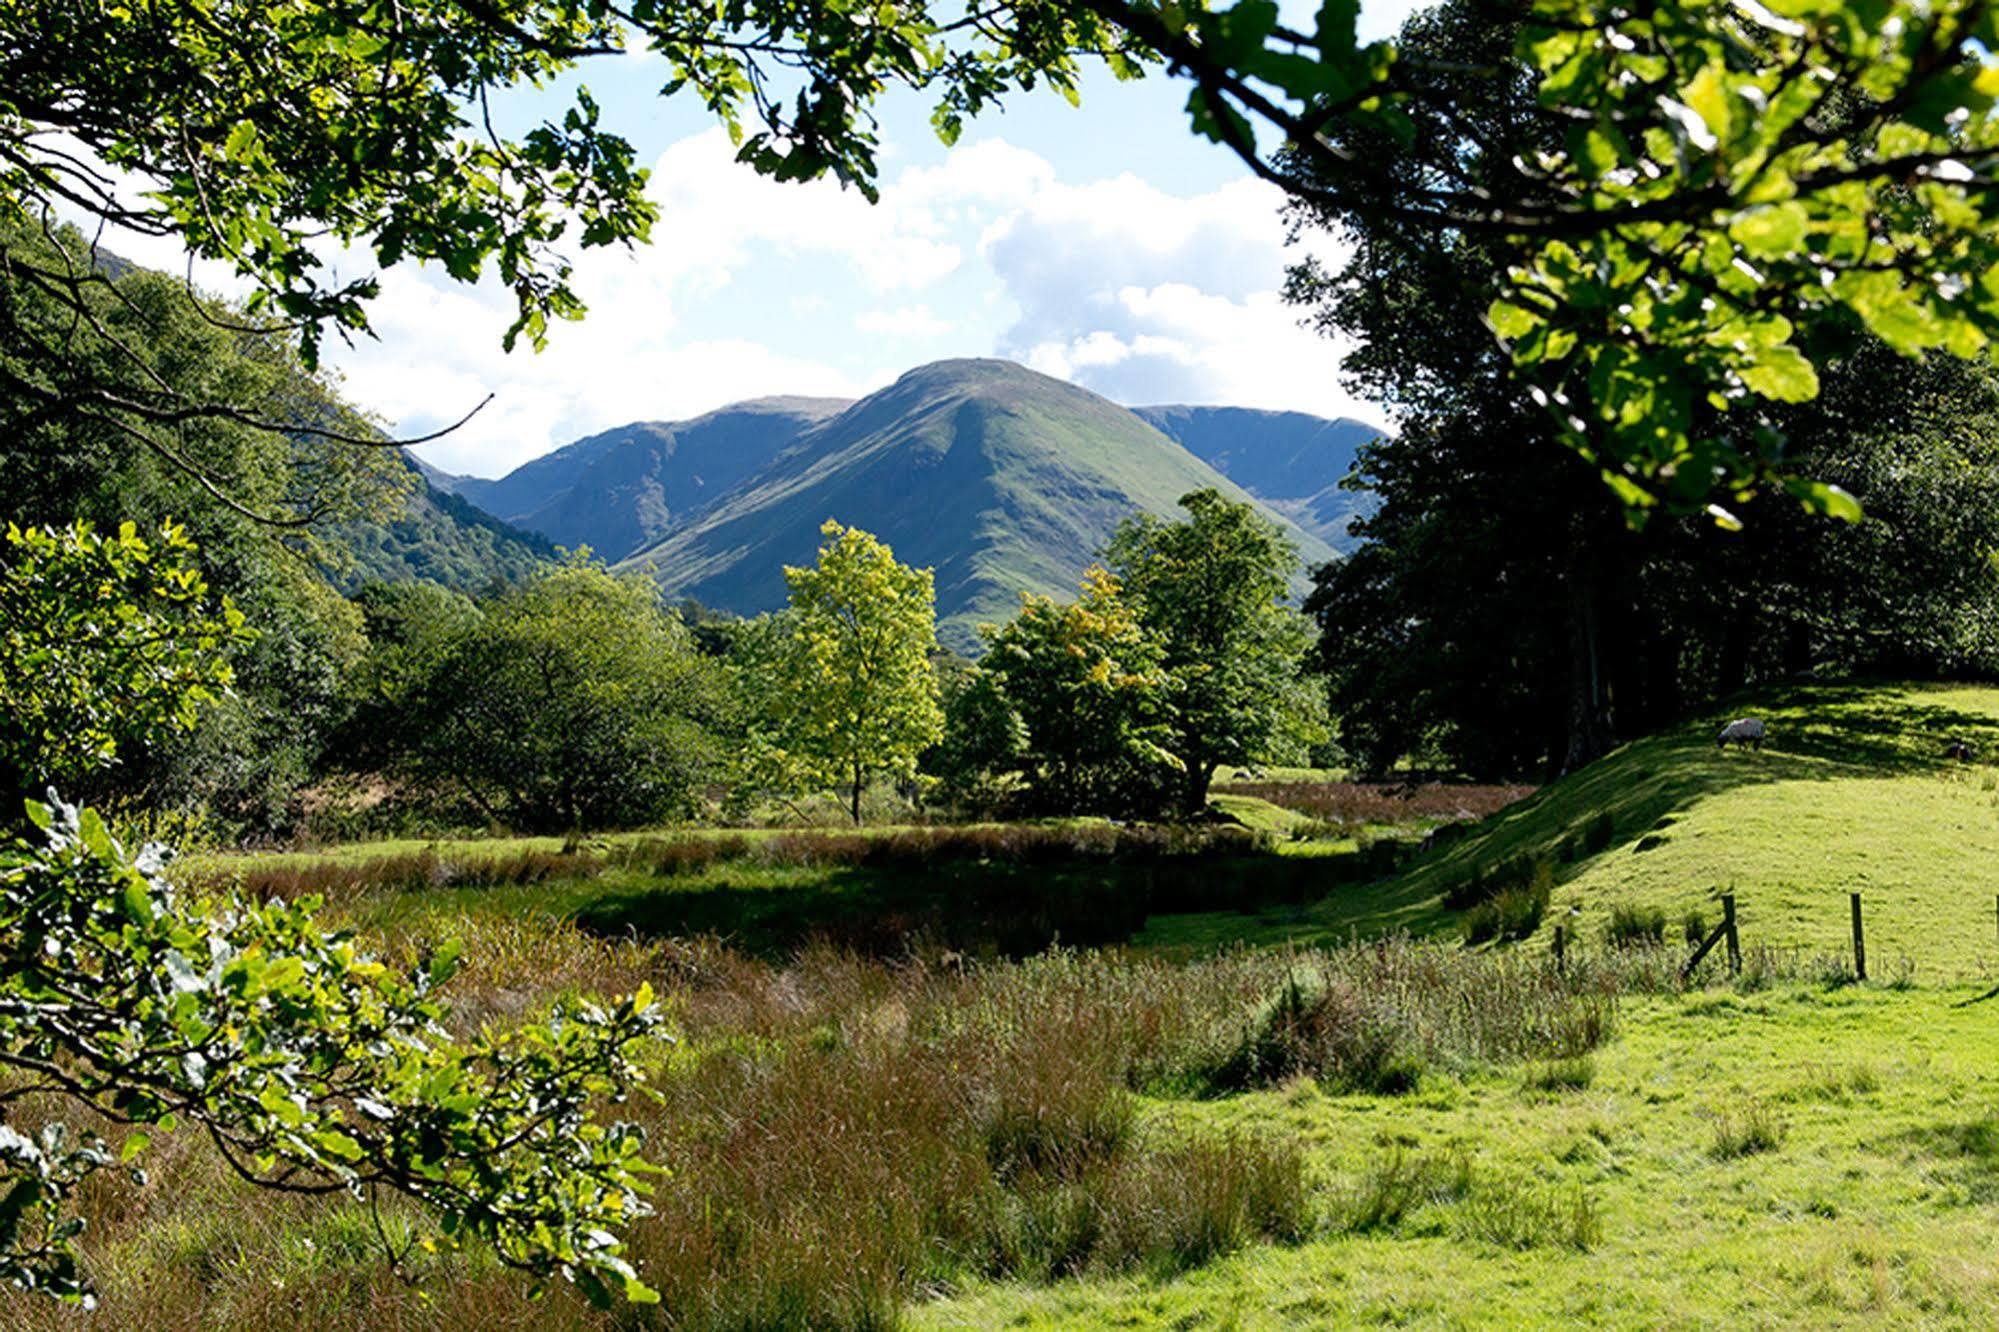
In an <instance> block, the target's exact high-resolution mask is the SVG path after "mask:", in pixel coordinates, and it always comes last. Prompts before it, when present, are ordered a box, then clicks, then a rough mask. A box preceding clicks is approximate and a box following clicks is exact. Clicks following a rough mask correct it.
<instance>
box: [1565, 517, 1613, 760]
mask: <svg viewBox="0 0 1999 1332" xmlns="http://www.w3.org/2000/svg"><path fill="white" fill-rule="evenodd" d="M1582 546H1583V542H1582V538H1581V535H1580V534H1577V535H1576V537H1575V538H1574V542H1573V544H1572V546H1571V547H1570V563H1569V576H1568V580H1567V581H1568V603H1569V605H1568V622H1569V623H1568V631H1569V634H1568V637H1569V718H1568V742H1567V744H1566V745H1565V746H1564V748H1563V752H1562V771H1563V772H1574V771H1575V770H1576V769H1578V768H1580V767H1583V766H1584V765H1585V764H1588V763H1592V762H1594V761H1595V760H1597V759H1599V758H1601V757H1602V756H1603V755H1604V753H1605V752H1606V751H1608V750H1609V748H1610V718H1609V708H1608V707H1607V706H1606V703H1605V699H1604V687H1603V661H1602V653H1601V652H1600V650H1599V645H1598V641H1597V613H1596V583H1595V580H1594V578H1593V577H1592V576H1591V574H1590V573H1589V572H1588V560H1589V556H1588V555H1587V553H1586V552H1585V551H1584V550H1583V549H1582Z"/></svg>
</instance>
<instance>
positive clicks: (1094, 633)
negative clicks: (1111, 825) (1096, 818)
mask: <svg viewBox="0 0 1999 1332" xmlns="http://www.w3.org/2000/svg"><path fill="white" fill-rule="evenodd" d="M1161 659H1162V653H1161V651H1160V648H1159V644H1158V643H1157V641H1156V640H1154V639H1153V638H1152V637H1151V636H1150V635H1148V634H1147V633H1146V632H1145V630H1144V628H1143V626H1141V625H1140V624H1139V621H1138V616H1137V613H1136V611H1135V610H1134V609H1133V607H1132V606H1131V605H1130V603H1129V602H1128V601H1127V600H1126V599H1125V596H1124V592H1123V588H1122V587H1121V586H1120V585H1119V583H1118V580H1117V579H1116V578H1115V577H1114V576H1113V575H1111V574H1110V573H1109V572H1107V571H1106V570H1104V569H1103V568H1101V567H1092V568H1091V569H1090V571H1089V572H1088V573H1086V574H1085V575H1084V576H1083V583H1082V588H1081V590H1080V592H1079V594H1078V595H1077V597H1076V599H1075V600H1074V601H1071V602H1066V603H1061V602H1056V601H1053V600H1051V599H1049V598H1047V597H1038V596H1035V595H1033V594H1032V593H1027V594H1023V595H1022V597H1021V603H1020V613H1019V614H1018V615H1016V616H1014V618H1013V619H1012V620H1010V621H1008V622H1007V623H1006V624H1005V625H1003V626H1001V627H1000V628H998V629H996V630H992V631H989V633H988V647H987V650H986V656H985V660H984V664H983V666H984V669H985V670H986V671H987V672H988V673H989V674H990V676H991V677H992V679H993V681H994V683H995V684H996V686H997V688H998V690H999V692H1000V693H1001V694H1002V695H1003V696H1004V699H1005V702H1006V704H1007V706H1008V707H1009V708H1010V709H1011V710H1012V714H1013V716H1014V717H1016V718H1017V719H1018V724H1019V726H1020V728H1021V731H1022V732H1023V733H1024V736H1025V746H1024V752H1023V753H1022V754H1021V756H1020V760H1019V762H1020V766H1021V769H1022V772H1023V775H1024V776H1025V777H1026V779H1027V784H1028V790H1029V793H1030V797H1031V799H1032V800H1033V801H1034V802H1035V803H1036V804H1037V805H1038V806H1039V807H1041V808H1043V809H1049V810H1059V811H1063V812H1085V811H1112V812H1118V813H1131V812H1134V811H1137V812H1145V811H1148V810H1149V809H1150V808H1151V807H1152V806H1154V805H1156V803H1157V801H1158V798H1159V795H1160V793H1161V791H1162V789H1163V786H1164V780H1165V779H1164V774H1165V771H1166V770H1167V769H1168V768H1169V767H1170V765H1171V764H1172V762H1173V759H1172V757H1171V755H1169V754H1168V753H1167V751H1166V749H1165V748H1164V746H1163V743H1162V742H1163V741H1164V740H1165V738H1166V735H1165V729H1164V724H1163V723H1164V708H1163V704H1164V695H1165V691H1166V687H1167V679H1166V674H1165V671H1164V669H1163V668H1162V665H1161Z"/></svg>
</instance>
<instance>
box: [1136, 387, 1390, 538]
mask: <svg viewBox="0 0 1999 1332" xmlns="http://www.w3.org/2000/svg"><path fill="white" fill-rule="evenodd" d="M1132 411H1133V412H1134V413H1136V414H1137V415H1138V416H1140V417H1142V418H1144V419H1145V421H1146V422H1147V423H1149V424H1150V425H1152V426H1153V427H1155V428H1156V429H1158V430H1160V431H1161V432H1163V433H1164V434H1166V435H1168V436H1169V437H1171V438H1172V439H1173V440H1174V441H1175V442H1177V443H1178V444H1179V445H1180V446H1181V447H1182V448H1184V449H1186V450H1187V451H1188V452H1189V453H1191V454H1193V455H1194V456H1195V457H1197V458H1199V459H1201V461H1203V462H1205V463H1207V464H1208V465H1209V466H1210V467H1213V468H1214V469H1215V470H1216V471H1218V472H1220V473H1221V474H1222V475H1224V476H1226V477H1227V478H1228V479H1229V480H1231V481H1233V482H1235V483H1236V484H1237V485H1239V486H1241V487H1242V488H1243V489H1244V490H1247V491H1248V492H1249V493H1250V494H1252V495H1254V496H1256V497H1257V498H1258V499H1260V500H1262V501H1263V502H1264V503H1265V504H1267V505H1269V506H1270V507H1271V508H1273V509H1275V510H1276V511H1277V512H1279V513H1281V514H1283V515H1284V516H1286V517H1287V518H1290V519H1291V520H1292V521H1293V522H1295V523H1297V524H1298V525H1299V526H1300V527H1302V528H1304V529H1305V530H1306V531H1308V532H1311V533H1312V534H1313V535H1315V536H1318V537H1319V538H1321V539H1322V540H1324V541H1325V542H1327V543H1328V544H1329V545H1331V546H1332V547H1333V548H1334V549H1336V550H1342V551H1344V550H1348V549H1350V548H1351V547H1352V544H1353V539H1352V538H1351V537H1349V536H1348V535H1347V527H1348V525H1349V524H1350V523H1351V522H1352V521H1353V520H1354V518H1355V517H1357V516H1359V515H1361V514H1364V513H1366V512H1367V511H1368V509H1369V507H1370V501H1369V499H1368V497H1367V495H1366V494H1365V493H1363V492H1357V491H1351V490H1342V489H1340V480H1341V478H1343V477H1344V476H1346V474H1347V473H1348V472H1349V471H1350V470H1352V468H1353V463H1354V455H1355V453H1356V452H1357V451H1358V450H1359V449H1360V447H1361V446H1362V445H1363V444H1366V443H1368V442H1369V441H1370V440H1372V439H1374V438H1376V437H1377V436H1379V435H1380V434H1381V430H1380V429H1379V428H1378V427H1376V426H1371V425H1369V424H1368V423H1367V422H1365V421H1355V420H1351V419H1349V418H1346V417H1341V418H1339V419H1336V420H1327V419H1326V418H1325V417H1321V416H1310V415H1307V414H1306V413H1304V412H1265V411H1256V410H1253V409H1251V408H1247V407H1185V406H1161V407H1134V408H1132Z"/></svg>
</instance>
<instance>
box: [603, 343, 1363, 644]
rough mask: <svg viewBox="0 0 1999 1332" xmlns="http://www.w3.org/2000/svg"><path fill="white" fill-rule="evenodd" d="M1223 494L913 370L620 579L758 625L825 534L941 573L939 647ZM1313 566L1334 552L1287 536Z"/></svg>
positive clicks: (1007, 400) (976, 371) (974, 387)
mask: <svg viewBox="0 0 1999 1332" xmlns="http://www.w3.org/2000/svg"><path fill="white" fill-rule="evenodd" d="M1202 486H1214V487H1216V488H1218V489H1220V490H1223V491H1224V492H1226V493H1228V494H1231V495H1234V496H1236V497H1238V498H1245V499H1246V498H1248V496H1247V495H1246V494H1245V492H1244V491H1243V490H1242V489H1241V488H1240V487H1238V486H1236V485H1235V484H1234V483H1233V482H1231V481H1229V480H1228V479H1227V478H1225V477H1223V476H1222V475H1220V474H1219V473H1218V472H1216V471H1215V470H1214V469H1213V468H1211V467H1209V466H1208V465H1207V464H1205V463H1203V462H1201V461H1200V460H1199V459H1198V458H1196V457H1194V456H1193V455H1192V454H1190V453H1188V452H1187V451H1186V450H1185V449H1183V448H1181V447H1180V446H1178V445H1177V444H1175V443H1173V441H1171V440H1170V439H1168V438H1166V437H1165V436H1164V435H1162V434H1160V433H1159V432H1158V431H1156V430H1154V429H1153V428H1151V427H1150V426H1148V425H1146V424H1145V422H1143V421H1141V420H1139V419H1138V418H1137V417H1135V416H1133V415H1132V414H1131V413H1130V412H1128V411H1126V410H1125V409H1124V408H1122V407H1119V406H1118V405H1116V404H1115V403H1112V402H1110V401H1109V400H1107V399H1104V398H1101V397H1098V396H1097V395H1096V394H1093V393H1090V392H1088V391H1086V390H1084V389H1080V388H1077V387H1076V386H1075V385H1073V384H1067V383H1064V382H1062V381H1061V380H1058V379H1051V378H1049V377H1048V376H1046V375H1040V374H1036V373H1034V372H1033V371H1030V370H1027V369H1025V368H1023V367H1021V366H1018V365H1014V364H1011V363H1009V362H1005V361H991V360H964V361H944V362H939V363H937V364H935V365H929V366H924V367H922V368H920V369H917V370H913V371H911V372H909V373H908V374H906V375H904V376H903V377H902V378H901V379H899V380H897V381H896V382H895V383H894V384H893V385H891V386H890V387H889V388H887V389H884V390H882V391H881V392H880V393H877V394H874V395H872V396H870V397H868V398H865V399H863V400H862V401H860V402H858V403H855V404H854V405H853V406H851V407H849V408H848V409H847V410H846V411H844V412H842V413H841V414H840V415H838V416H837V417H833V418H831V419H829V420H827V421H826V422H824V423H823V424H822V425H821V426H819V427H818V428H817V429H815V430H813V431H811V432H809V433H808V434H807V435H806V436H805V437H804V438H803V439H802V440H801V441H800V443H799V445H798V446H797V447H796V448H794V449H793V450H791V451H790V452H789V453H786V454H784V455H783V456H781V457H780V458H778V459H777V461H776V462H775V463H773V464H772V465H771V466H770V467H768V468H767V469H765V471H764V472H762V473H761V474H759V475H758V476H756V477H755V478H754V479H753V480H752V481H751V482H750V483H748V484H746V485H745V486H743V487H741V488H740V489H738V490H737V491H736V492H734V493H732V494H730V495H728V496H725V497H724V498H723V499H722V500H721V501H720V502H718V503H716V504H715V505H714V506H713V507H711V508H710V509H708V510H706V511H705V512H703V513H701V514H699V515H697V517H696V518H695V519H694V521H693V522H692V523H691V524H690V525H688V526H686V527H682V528H677V529H676V530H674V531H671V532H669V533H668V534H667V535H666V536H665V538H664V539H663V540H661V541H660V542H658V543H657V544H655V545H653V546H651V547H650V548H648V549H646V550H645V551H643V552H641V553H640V554H639V555H638V556H636V557H635V558H634V559H632V560H631V561H630V562H629V563H630V566H631V567H634V568H641V569H644V570H646V571H648V572H650V573H652V574H653V575H654V576H655V577H657V578H658V579H659V580H660V582H661V584H662V585H663V586H664V587H665V588H666V589H667V590H668V591H669V592H670V593H671V594H673V595H676V596H692V597H696V598H698V599H700V600H701V601H702V602H704V603H706V604H708V605H711V606H722V607H726V608H728V609H731V610H737V611H743V612H755V611H760V610H767V609H771V608H773V607H775V606H778V605H781V604H782V603H783V601H784V597H785V585H784V572H783V566H784V565H786V564H803V563H809V562H810V561H811V559H812V558H813V555H814V552H815V551H816V550H817V548H818V543H819V528H820V525H821V524H822V523H824V522H825V521H826V519H828V518H837V519H839V520H840V521H842V522H846V523H852V524H856V525H859V526H861V527H865V528H867V529H868V530H870V531H872V532H874V533H875V534H876V535H878V536H880V537H881V538H882V539H883V540H885V541H887V542H888V543H889V544H890V545H891V546H893V547H894V548H895V552H896V555H897V557H898V558H899V559H901V560H903V561H905V562H906V563H911V564H916V565H927V566H930V567H932V568H934V569H935V570H936V577H937V604H938V614H939V619H940V621H941V622H942V623H941V626H940V632H941V633H942V635H943V636H944V638H945V641H946V642H948V643H950V644H951V645H953V646H955V647H958V648H961V649H969V648H972V647H974V646H975V645H976V643H977V638H976V634H975V630H974V626H975V625H976V624H977V623H978V622H980V621H982V620H999V619H1004V618H1006V617H1007V616H1009V615H1011V614H1012V612H1013V609H1014V607H1015V606H1016V604H1017V603H1018V598H1019V594H1020V592H1021V591H1023V590H1030V591H1035V592H1042V593H1047V594H1051V595H1057V596H1069V595H1072V594H1073V593H1074V590H1075V584H1076V580H1077V579H1078V577H1079V576H1080V575H1081V573H1082V571H1083V569H1084V568H1085V567H1086V566H1087V565H1088V563H1089V561H1090V559H1091V557H1092V556H1093V555H1094V554H1095V553H1096V551H1097V550H1098V549H1099V548H1100V547H1101V546H1102V545H1103V543H1104V542H1105V540H1106V539H1107V538H1108V537H1109V536H1110V534H1111V532H1112V530H1113V529H1114V528H1115V527H1116V526H1117V524H1118V522H1119V521H1120V520H1122V519H1123V518H1125V517H1126V516H1127V515H1129V514H1130V513H1131V512H1132V511H1134V510H1135V509H1148V510H1151V511H1153V512H1156V513H1161V514H1169V513H1172V512H1174V505H1175V502H1176V501H1177V500H1178V499H1179V497H1180V496H1181V495H1183V494H1185V493H1187V492H1188V491H1190V490H1194V489H1197V488H1200V487H1202ZM1287 526H1289V527H1291V530H1292V535H1293V537H1294V539H1296V540H1297V542H1298V544H1299V548H1300V551H1301V553H1302V554H1303V555H1304V557H1305V559H1306V560H1307V561H1308V562H1312V563H1317V562H1320V561H1323V560H1326V559H1328V558H1331V556H1332V553H1333V552H1332V551H1331V549H1330V548H1329V547H1328V546H1327V545H1326V544H1325V543H1324V542H1322V541H1320V540H1319V539H1318V538H1317V537H1315V536H1313V535H1311V534H1310V533H1309V532H1304V531H1301V530H1299V529H1298V528H1297V527H1296V526H1295V525H1293V524H1287Z"/></svg>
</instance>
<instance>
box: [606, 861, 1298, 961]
mask: <svg viewBox="0 0 1999 1332" xmlns="http://www.w3.org/2000/svg"><path fill="white" fill-rule="evenodd" d="M1326 873H1327V870H1326V868H1325V865H1324V863H1323V859H1321V860H1320V861H1312V860H1308V859H1305V858H1301V857H1295V856H1280V855H1274V854H1272V855H1254V856H1239V857H1228V858H1216V859H1202V860H1198V861H1192V862H1189V863H1185V864H1178V863H1174V862H1171V861H1167V862H1153V863H1149V864H1126V863H1120V862H1117V861H1108V862H1105V861H1093V862H1090V863H1088V864H1080V865H1077V866H1074V867H1069V866H1061V865H1038V866H1026V865H1009V864H1002V863H994V862H965V863H946V864H940V865H936V866H931V867H925V868H902V867H895V868H880V867H869V866H847V867H840V868H833V869H828V870H827V871H826V872H825V873H824V874H823V875H819V876H816V877H815V878H814V879H813V880H812V881H811V882H810V883H808V884H804V885H785V886H771V885H769V884H768V883H759V882H757V881H756V879H755V878H754V876H751V875H744V876H742V877H740V878H732V879H729V880H725V881H723V882H720V883H717V882H712V881H711V882H706V883H702V884H698V885H674V884H671V883H665V884H662V885H661V886H659V887H656V888H647V889H642V890H638V891H624V892H618V893H613V894H607V895H605V896H602V897H599V898H596V899H595V900H593V901H590V902H588V903H585V904H583V905H582V906H581V907H580V908H579V909H578V910H577V912H576V920H577V923H578V924H579V925H581V926H582V927H583V928H584V929H587V930H590V931H592V932H593V933H598V934H603V935H613V936H616V935H625V934H633V933H636V934H639V935H646V936H690V935H715V936H718V937H720V938H723V939H726V940H728V941H729V942H730V943H731V944H732V945H733V946H735V947H737V948H740V949H742V950H744V951H746V952H752V953H758V954H761V955H765V956H783V955H786V954H789V953H791V952H792V951H794V950H796V949H797V948H798V947H799V946H800V945H801V944H804V943H807V942H809V941H812V940H815V939H820V940H826V941H828V942H831V943H834V944H836V945H839V946H841V947H846V948H852V949H854V950H855V951H857V952H861V953H864V954H868V955H871V956H897V955H901V954H904V953H907V952H908V951H909V949H910V947H911V945H912V944H913V943H915V942H918V941H922V942H924V943H928V944H932V945H935V946H941V947H946V948H951V949H955V950H958V951H961V952H966V953H971V954H978V955H994V954H997V955H1001V956H1006V957H1024V956H1027V955H1029V954H1032V953H1037V952H1040V951H1042V950H1044V949H1046V948H1048V947H1049V946H1050V945H1052V944H1055V943H1058V942H1059V943H1062V944H1066V945H1071V946H1075V947H1092V946H1101V945H1106V944H1117V943H1123V942H1125V941H1127V940H1129V939H1131V938H1132V937H1133V936H1134V935H1136V934H1137V933H1138V932H1139V931H1140V930H1142V929H1143V928H1144V927H1145V924H1146V920H1147V918H1148V917H1149V916H1151V915H1152V914H1153V913H1155V912H1190V911H1217V910H1221V911H1229V912H1255V911H1260V910H1263V909H1266V908H1268V907H1271V906H1273V905H1277V904H1287V903H1288V904H1292V905H1294V906H1295V905H1297V904H1302V903H1303V902H1305V901H1307V900H1308V899H1309V898H1310V897H1311V896H1313V895H1315V894H1316V893H1317V892H1319V891H1322V890H1323V886H1324V880H1325V876H1326Z"/></svg>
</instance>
